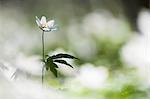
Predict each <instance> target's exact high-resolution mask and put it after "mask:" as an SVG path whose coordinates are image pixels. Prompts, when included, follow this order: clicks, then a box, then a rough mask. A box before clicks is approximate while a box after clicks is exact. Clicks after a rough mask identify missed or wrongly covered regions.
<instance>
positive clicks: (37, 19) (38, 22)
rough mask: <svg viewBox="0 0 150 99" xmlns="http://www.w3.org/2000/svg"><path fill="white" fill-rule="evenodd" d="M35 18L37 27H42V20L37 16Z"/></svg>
mask: <svg viewBox="0 0 150 99" xmlns="http://www.w3.org/2000/svg"><path fill="white" fill-rule="evenodd" d="M35 18H36V23H37V25H38V26H39V27H41V23H40V19H39V18H38V17H37V16H36V17H35Z"/></svg>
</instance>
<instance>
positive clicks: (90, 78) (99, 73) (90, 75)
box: [77, 64, 108, 89]
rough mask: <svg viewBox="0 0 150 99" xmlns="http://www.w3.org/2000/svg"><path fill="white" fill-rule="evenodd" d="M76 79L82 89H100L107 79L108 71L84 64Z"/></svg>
mask: <svg viewBox="0 0 150 99" xmlns="http://www.w3.org/2000/svg"><path fill="white" fill-rule="evenodd" d="M77 79H78V80H79V82H80V84H81V85H83V86H84V87H87V88H91V89H98V88H102V87H104V85H105V83H106V81H107V79H108V70H107V68H105V67H94V65H93V64H84V65H83V66H82V67H81V69H80V73H79V74H78V76H77Z"/></svg>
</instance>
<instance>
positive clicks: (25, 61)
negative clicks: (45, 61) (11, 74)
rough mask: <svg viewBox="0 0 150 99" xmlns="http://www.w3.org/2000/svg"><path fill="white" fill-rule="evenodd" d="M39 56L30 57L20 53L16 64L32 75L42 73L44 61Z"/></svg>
mask: <svg viewBox="0 0 150 99" xmlns="http://www.w3.org/2000/svg"><path fill="white" fill-rule="evenodd" d="M39 60H40V58H39V57H38V56H31V57H28V56H26V55H24V54H18V57H17V58H16V60H15V65H16V66H17V68H18V69H20V70H22V71H26V72H28V73H30V74H32V75H38V76H39V75H41V68H42V63H41V62H40V61H39Z"/></svg>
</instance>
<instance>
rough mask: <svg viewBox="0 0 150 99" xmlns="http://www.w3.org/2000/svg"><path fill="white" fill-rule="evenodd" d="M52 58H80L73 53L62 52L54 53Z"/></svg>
mask: <svg viewBox="0 0 150 99" xmlns="http://www.w3.org/2000/svg"><path fill="white" fill-rule="evenodd" d="M51 57H52V59H58V58H70V59H78V58H76V57H74V56H72V55H69V54H63V53H60V54H57V55H53V56H51Z"/></svg>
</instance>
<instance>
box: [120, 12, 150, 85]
mask: <svg viewBox="0 0 150 99" xmlns="http://www.w3.org/2000/svg"><path fill="white" fill-rule="evenodd" d="M137 22H138V24H137V25H138V28H139V30H140V35H139V34H136V35H134V37H133V38H131V40H130V41H129V42H128V43H127V44H126V45H125V46H124V47H123V48H122V59H123V61H124V62H125V63H127V64H128V65H129V66H133V67H134V68H136V70H137V74H138V77H139V78H140V79H141V81H143V83H144V85H150V77H149V76H147V75H150V44H149V42H150V39H149V38H150V35H149V34H150V28H149V26H150V13H149V11H146V10H143V11H141V12H140V13H139V16H138V20H137Z"/></svg>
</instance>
